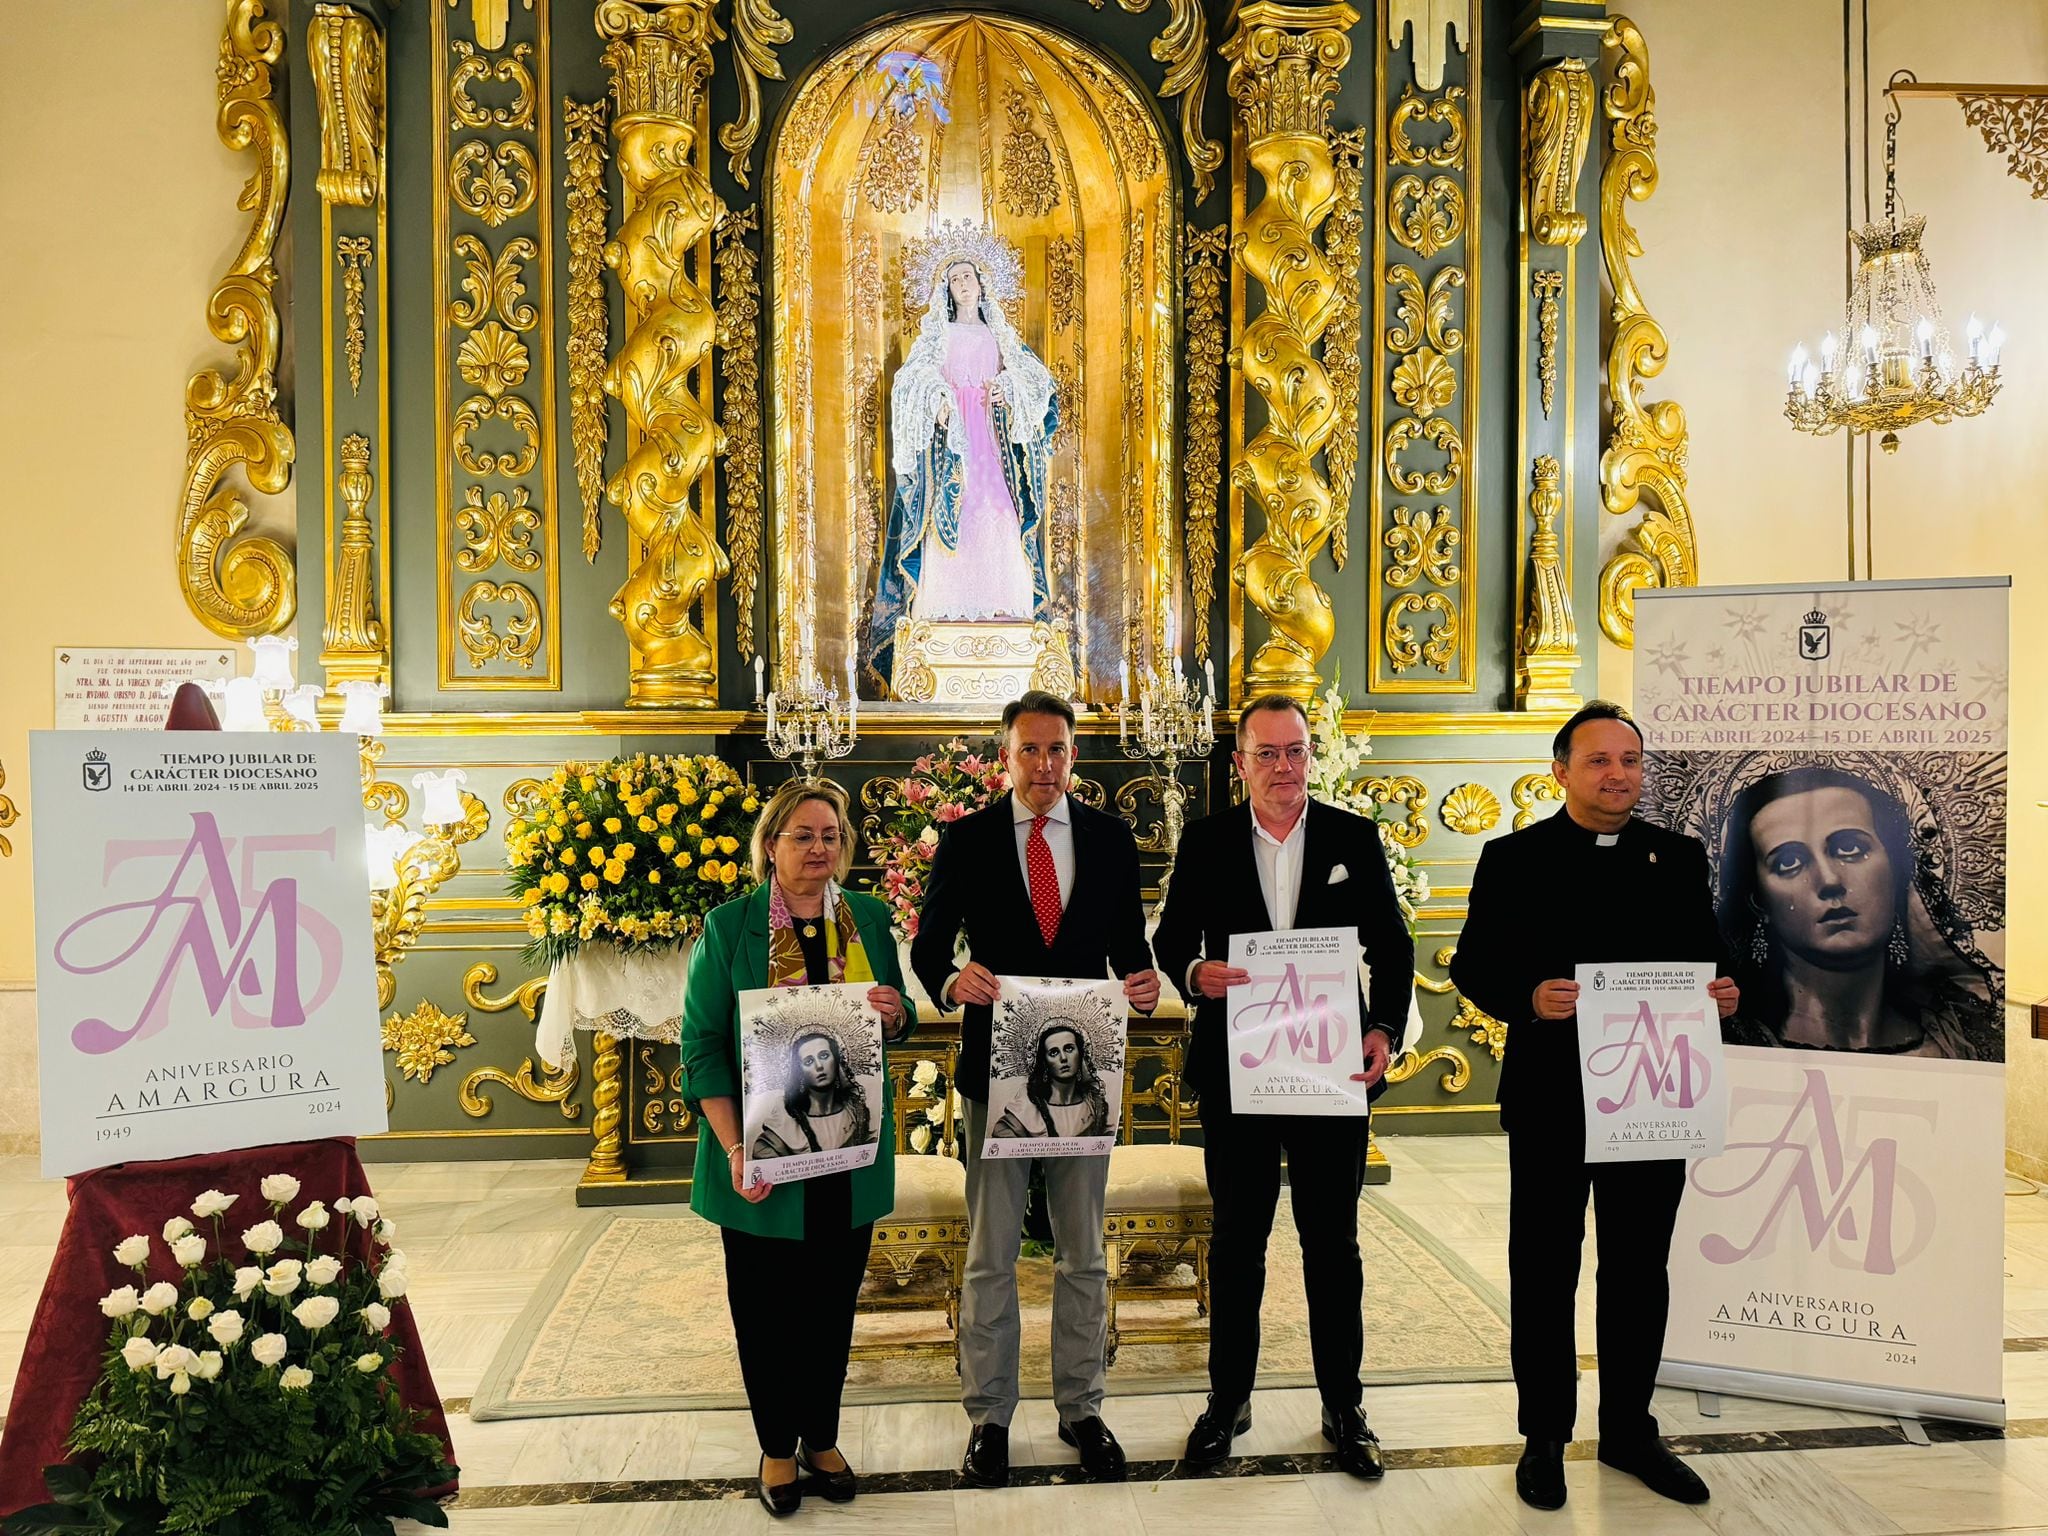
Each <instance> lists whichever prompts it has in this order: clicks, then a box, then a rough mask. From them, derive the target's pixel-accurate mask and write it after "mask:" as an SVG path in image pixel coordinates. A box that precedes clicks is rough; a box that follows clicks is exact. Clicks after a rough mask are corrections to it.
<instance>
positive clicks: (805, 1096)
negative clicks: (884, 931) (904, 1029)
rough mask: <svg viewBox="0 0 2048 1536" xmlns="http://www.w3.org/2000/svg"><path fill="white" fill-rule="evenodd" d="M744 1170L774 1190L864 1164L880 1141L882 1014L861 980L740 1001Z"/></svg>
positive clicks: (778, 990) (761, 990)
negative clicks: (771, 1185) (758, 1177)
mask: <svg viewBox="0 0 2048 1536" xmlns="http://www.w3.org/2000/svg"><path fill="white" fill-rule="evenodd" d="M739 1004H740V1040H741V1047H742V1052H743V1062H742V1072H743V1079H744V1081H743V1083H742V1087H741V1091H742V1093H743V1094H744V1095H745V1097H746V1120H745V1138H746V1169H745V1174H744V1177H745V1178H746V1179H747V1180H748V1181H749V1182H752V1180H753V1178H754V1175H755V1173H756V1172H757V1171H758V1172H759V1173H760V1175H761V1176H762V1177H763V1178H765V1179H767V1180H768V1181H769V1182H770V1183H774V1184H787V1183H789V1182H791V1181H792V1180H796V1179H815V1178H817V1177H819V1176H820V1175H822V1174H827V1173H839V1172H842V1171H844V1170H845V1169H848V1168H865V1167H867V1166H868V1165H869V1164H870V1163H872V1162H873V1161H874V1160H875V1157H876V1155H877V1153H878V1152H879V1151H880V1148H881V1144H882V1116H883V1111H884V1110H885V1109H886V1107H887V1096H886V1094H887V1090H886V1089H885V1088H884V1086H883V1072H882V1018H881V1015H880V1014H878V1013H876V1012H875V1010H874V1009H873V1008H872V1007H871V1006H870V1005H869V1003H868V984H867V983H866V982H845V983H842V984H840V985H838V986H824V987H757V988H753V989H750V990H748V991H745V992H742V993H740V995H739Z"/></svg>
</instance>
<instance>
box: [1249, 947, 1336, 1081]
mask: <svg viewBox="0 0 2048 1536" xmlns="http://www.w3.org/2000/svg"><path fill="white" fill-rule="evenodd" d="M1339 985H1356V981H1355V979H1354V977H1353V976H1352V975H1351V974H1350V973H1348V972H1344V971H1310V972H1308V973H1307V974H1303V973H1302V972H1301V971H1300V970H1299V969H1297V968H1296V967H1295V965H1294V964H1293V963H1292V962H1291V961H1290V962H1289V963H1288V966H1287V969H1286V970H1285V971H1284V972H1283V973H1281V975H1280V976H1279V977H1277V978H1276V979H1275V980H1274V982H1273V988H1272V991H1271V992H1270V993H1269V994H1268V995H1267V996H1266V997H1265V998H1263V999H1261V1000H1258V1001H1254V1002H1251V1003H1248V1004H1247V1005H1246V1006H1245V1007H1244V1008H1243V1009H1242V1010H1240V1011H1239V1012H1238V1013H1237V1014H1236V1016H1235V1017H1233V1018H1232V1019H1231V1021H1230V1022H1231V1027H1232V1028H1233V1029H1236V1030H1238V1031H1239V1032H1243V1031H1246V1030H1253V1029H1258V1028H1260V1027H1262V1026H1264V1025H1266V1024H1268V1023H1270V1022H1271V1021H1272V1019H1273V1016H1274V1015H1275V1014H1276V1013H1277V1014H1279V1015H1280V1017H1281V1019H1282V1020H1283V1022H1282V1024H1281V1026H1280V1028H1278V1029H1276V1030H1274V1031H1273V1032H1272V1034H1271V1035H1269V1036H1268V1037H1267V1039H1266V1049H1265V1050H1264V1051H1263V1052H1261V1053H1259V1054H1256V1055H1255V1054H1253V1053H1252V1052H1250V1051H1241V1052H1239V1053H1238V1061H1239V1062H1240V1063H1241V1064H1242V1065H1244V1066H1247V1067H1262V1066H1264V1065H1265V1064H1266V1063H1267V1062H1269V1061H1271V1060H1272V1059H1273V1053H1274V1052H1275V1051H1277V1050H1279V1049H1280V1047H1281V1045H1282V1044H1283V1043H1284V1044H1285V1045H1286V1048H1287V1055H1288V1057H1289V1058H1290V1059H1291V1060H1294V1061H1309V1062H1315V1063H1316V1064H1317V1065H1319V1066H1328V1065H1329V1064H1330V1063H1331V1062H1333V1061H1335V1060H1337V1058H1338V1057H1339V1056H1341V1055H1342V1054H1343V1052H1344V1049H1345V1047H1346V1046H1347V1045H1349V1044H1350V1043H1351V1031H1350V1030H1349V1029H1348V1028H1346V1027H1345V1024H1344V1021H1343V1020H1342V1019H1339V1018H1337V1017H1335V1016H1334V1014H1333V1012H1332V1010H1331V1008H1330V995H1331V994H1330V988H1331V987H1333V986H1339Z"/></svg>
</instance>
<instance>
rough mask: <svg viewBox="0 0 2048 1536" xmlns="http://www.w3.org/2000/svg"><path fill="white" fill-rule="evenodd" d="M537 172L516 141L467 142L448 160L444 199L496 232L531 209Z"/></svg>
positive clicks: (530, 156) (529, 155)
mask: <svg viewBox="0 0 2048 1536" xmlns="http://www.w3.org/2000/svg"><path fill="white" fill-rule="evenodd" d="M539 185H540V171H539V168H538V167H537V166H536V165H535V164H534V159H533V151H532V150H531V149H529V148H527V147H526V146H525V145H524V144H521V143H519V142H518V141H517V140H512V141H509V142H507V143H504V144H500V145H499V146H498V150H497V153H496V154H492V152H491V147H490V145H488V144H486V143H484V141H483V140H481V139H471V140H470V141H469V142H468V143H467V144H464V145H463V146H461V148H459V149H457V150H456V151H455V153H454V154H453V155H451V156H450V157H449V159H448V196H449V198H450V200H451V201H453V202H454V204H455V206H456V207H458V208H460V209H461V210H462V211H463V212H464V213H466V214H468V215H469V216H470V217H471V218H473V219H481V220H483V222H484V223H485V224H487V225H489V226H490V227H491V228H492V229H496V228H497V227H498V226H499V225H500V224H502V223H504V222H505V221H506V220H507V219H516V218H518V217H519V215H520V214H522V213H524V212H526V210H527V209H529V208H531V207H532V206H533V198H534V192H535V190H536V189H537V188H538V187H539Z"/></svg>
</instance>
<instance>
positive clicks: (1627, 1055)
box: [1574, 964, 1728, 1163]
mask: <svg viewBox="0 0 2048 1536" xmlns="http://www.w3.org/2000/svg"><path fill="white" fill-rule="evenodd" d="M1574 979H1575V980H1577V982H1578V984H1579V1012H1578V1021H1579V1081H1580V1083H1581V1085H1582V1087H1583V1090H1584V1096H1585V1111H1586V1161H1587V1162H1589V1163H1632V1162H1640V1161H1643V1160H1644V1159H1648V1158H1665V1157H1683V1158H1695V1157H1711V1156H1713V1155H1714V1154H1715V1153H1717V1152H1719V1151H1720V1150H1721V1142H1722V1137H1723V1134H1724V1132H1725V1131H1726V1129H1727V1122H1728V1085H1727V1081H1726V1074H1725V1071H1724V1067H1723V1063H1722V1059H1721V1021H1720V1019H1719V1018H1718V1017H1717V1016H1716V1009H1715V1006H1714V1000H1713V998H1711V997H1710V996H1708V995H1707V984H1708V983H1709V982H1711V981H1712V980H1713V979H1714V968H1713V966H1711V965H1639V964H1626V965H1581V966H1579V967H1578V969H1577V972H1576V974H1575V978H1574Z"/></svg>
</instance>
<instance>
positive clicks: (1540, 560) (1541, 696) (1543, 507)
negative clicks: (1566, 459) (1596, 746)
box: [1515, 453, 1584, 709]
mask: <svg viewBox="0 0 2048 1536" xmlns="http://www.w3.org/2000/svg"><path fill="white" fill-rule="evenodd" d="M1531 476H1532V480H1533V487H1532V489H1531V490H1530V492H1529V516H1530V517H1531V518H1532V519H1533V520H1534V521H1535V524H1536V532H1535V534H1534V536H1533V537H1532V538H1531V539H1530V542H1529V566H1530V575H1531V581H1530V587H1529V613H1528V617H1527V621H1526V622H1525V623H1524V624H1523V625H1522V630H1521V633H1520V635H1519V636H1518V637H1517V639H1518V640H1519V642H1520V643H1519V645H1518V646H1517V649H1518V650H1519V651H1520V652H1521V656H1520V659H1519V661H1518V663H1517V665H1516V668H1515V707H1516V708H1517V709H1577V708H1578V707H1579V705H1580V704H1581V703H1582V702H1584V701H1583V700H1581V699H1580V698H1579V695H1578V692H1577V691H1576V690H1575V689H1574V688H1573V686H1572V684H1573V680H1574V679H1573V674H1574V673H1576V672H1577V671H1578V670H1579V626H1578V623H1577V621H1575V620H1574V619H1573V618H1572V595H1571V587H1570V583H1569V580H1568V573H1567V572H1566V571H1565V569H1564V566H1563V562H1562V560H1561V559H1560V556H1559V546H1558V538H1557V516H1558V513H1559V512H1561V511H1562V510H1563V509H1564V492H1563V491H1562V490H1560V489H1559V488H1558V486H1559V481H1560V480H1562V479H1563V470H1562V469H1561V468H1560V466H1559V464H1558V462H1557V460H1556V459H1554V458H1552V457H1551V456H1550V455H1549V454H1547V453H1546V454H1541V455H1539V456H1538V457H1537V459H1536V462H1535V464H1534V465H1533V466H1532V468H1531Z"/></svg>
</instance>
